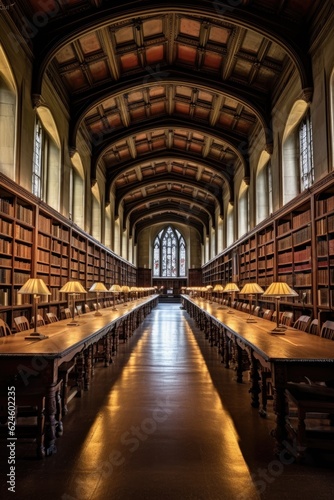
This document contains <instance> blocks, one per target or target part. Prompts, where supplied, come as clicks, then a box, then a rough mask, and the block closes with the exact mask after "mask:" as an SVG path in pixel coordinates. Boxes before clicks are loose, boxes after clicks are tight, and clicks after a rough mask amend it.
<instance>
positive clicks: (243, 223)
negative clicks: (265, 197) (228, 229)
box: [238, 181, 249, 238]
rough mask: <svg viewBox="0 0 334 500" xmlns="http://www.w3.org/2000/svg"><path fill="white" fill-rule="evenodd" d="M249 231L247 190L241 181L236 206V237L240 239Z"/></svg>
mask: <svg viewBox="0 0 334 500" xmlns="http://www.w3.org/2000/svg"><path fill="white" fill-rule="evenodd" d="M247 231H249V189H248V186H247V184H246V183H245V182H244V181H242V184H241V187H240V191H239V206H238V237H239V238H240V237H241V236H243V235H244V234H246V233H247Z"/></svg>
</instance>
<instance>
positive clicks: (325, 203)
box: [317, 195, 334, 215]
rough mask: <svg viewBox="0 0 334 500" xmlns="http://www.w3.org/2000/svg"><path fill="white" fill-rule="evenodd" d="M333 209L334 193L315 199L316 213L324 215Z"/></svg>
mask: <svg viewBox="0 0 334 500" xmlns="http://www.w3.org/2000/svg"><path fill="white" fill-rule="evenodd" d="M333 210H334V195H332V196H330V197H328V198H325V199H323V200H318V201H317V211H318V215H324V214H327V213H329V212H332V211H333Z"/></svg>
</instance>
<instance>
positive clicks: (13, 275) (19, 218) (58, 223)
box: [0, 174, 137, 328]
mask: <svg viewBox="0 0 334 500" xmlns="http://www.w3.org/2000/svg"><path fill="white" fill-rule="evenodd" d="M30 277H36V278H41V279H43V281H44V282H45V283H46V285H47V286H48V288H49V290H50V292H51V295H50V296H49V297H46V300H45V298H44V297H41V302H39V304H38V313H39V314H41V315H42V316H43V317H45V313H46V312H48V311H50V312H54V313H55V314H56V315H57V316H59V317H60V310H61V308H62V307H64V306H66V305H67V300H68V297H67V296H66V295H65V294H60V293H59V289H60V288H61V287H62V286H63V285H64V284H65V283H66V282H67V281H68V280H70V279H75V280H78V281H80V282H81V284H82V285H83V286H84V288H85V289H86V290H87V291H88V290H89V288H90V287H91V286H92V284H93V283H94V282H96V281H102V282H103V283H104V284H105V285H106V287H107V288H108V289H109V288H110V286H111V285H113V284H114V283H118V284H121V285H128V286H135V285H136V283H137V270H136V268H135V266H133V265H132V264H130V263H129V262H127V261H126V260H124V259H122V258H121V257H119V256H117V255H116V254H114V253H113V252H112V251H111V250H110V249H108V248H107V247H105V246H104V245H102V244H100V243H99V242H97V241H96V240H94V239H93V238H92V237H91V236H90V235H88V234H87V233H85V232H84V231H83V230H81V229H80V228H78V227H77V226H75V225H74V224H73V223H71V221H69V220H68V219H66V218H65V217H63V216H62V215H61V214H59V213H58V212H56V211H55V210H53V209H52V208H50V207H48V206H47V205H46V204H44V203H43V202H41V201H40V200H39V199H38V198H36V197H35V196H33V195H32V194H31V193H29V192H28V191H26V190H25V189H23V188H21V187H20V186H18V185H17V184H15V183H14V182H13V181H11V180H10V179H8V178H7V177H5V176H3V175H2V174H0V317H1V318H2V319H3V320H4V321H6V322H7V323H8V324H9V326H10V327H11V328H13V319H14V317H16V316H21V315H24V316H27V317H28V319H29V320H30V319H31V316H32V298H31V297H30V296H25V295H21V294H18V293H17V292H18V290H19V289H20V288H21V286H22V285H23V284H24V283H25V282H26V281H27V280H28V279H29V278H30ZM112 298H113V297H112V294H111V293H110V294H108V293H106V294H104V296H103V295H102V294H101V295H100V299H99V300H101V301H103V300H112ZM80 302H81V303H84V302H88V303H90V302H91V303H93V302H96V294H95V293H87V294H82V296H80V297H78V298H77V299H76V304H80Z"/></svg>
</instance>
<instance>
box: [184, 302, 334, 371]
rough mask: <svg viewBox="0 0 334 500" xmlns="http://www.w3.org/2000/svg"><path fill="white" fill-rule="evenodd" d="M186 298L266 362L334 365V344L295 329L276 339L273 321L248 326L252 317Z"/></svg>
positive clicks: (215, 304) (262, 321)
mask: <svg viewBox="0 0 334 500" xmlns="http://www.w3.org/2000/svg"><path fill="white" fill-rule="evenodd" d="M182 297H183V298H184V299H186V300H189V301H190V302H193V303H194V304H196V305H197V306H198V307H200V308H201V309H202V310H204V311H206V312H207V313H208V314H209V315H210V316H211V317H212V319H214V320H218V321H219V322H220V323H222V324H223V325H224V326H225V327H226V328H227V329H228V330H229V331H230V332H231V333H233V335H234V336H235V337H237V338H239V339H240V341H243V342H245V343H246V344H247V345H249V346H250V347H252V349H253V350H254V351H255V352H257V353H258V354H260V355H261V357H263V359H265V360H266V361H269V362H270V361H280V360H281V361H284V362H293V361H305V362H307V361H310V362H314V361H326V362H333V366H334V341H333V340H328V339H324V338H321V337H319V336H318V335H311V334H309V333H306V332H303V331H301V330H296V329H295V328H291V327H290V328H287V330H285V332H284V333H285V334H284V335H277V334H276V335H273V334H271V333H270V331H271V330H272V329H273V328H274V327H275V323H274V322H273V321H269V320H266V319H263V318H258V317H253V318H254V319H256V323H247V321H246V320H247V318H248V317H249V313H245V312H242V311H239V310H235V309H233V311H234V314H231V313H229V312H228V311H229V309H218V307H219V304H217V303H215V302H206V301H205V300H204V299H199V298H192V297H189V296H188V295H182Z"/></svg>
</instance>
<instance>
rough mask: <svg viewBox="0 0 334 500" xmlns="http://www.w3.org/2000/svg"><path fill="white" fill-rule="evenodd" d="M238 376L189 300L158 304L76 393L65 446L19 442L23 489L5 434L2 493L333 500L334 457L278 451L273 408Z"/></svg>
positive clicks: (123, 499)
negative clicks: (54, 449) (264, 410)
mask: <svg viewBox="0 0 334 500" xmlns="http://www.w3.org/2000/svg"><path fill="white" fill-rule="evenodd" d="M234 379H235V373H234V372H233V370H227V369H225V368H224V367H223V366H222V364H221V362H220V358H219V355H218V353H217V351H216V349H215V348H214V347H210V346H209V344H208V342H207V341H206V340H205V339H204V337H203V333H202V332H200V331H199V330H198V329H197V328H196V326H195V325H194V323H193V321H192V320H191V319H190V318H189V316H188V315H187V313H186V312H185V311H184V310H182V309H180V304H160V305H159V306H158V307H157V308H156V309H154V310H153V311H152V312H151V314H150V315H149V316H148V317H147V318H146V320H145V322H144V323H143V325H142V326H141V327H140V328H138V329H137V331H136V332H135V334H134V336H133V337H132V338H131V339H130V340H129V341H128V342H127V343H126V344H121V345H120V350H119V353H118V355H117V357H116V358H114V363H113V364H112V365H111V366H109V367H107V368H104V367H103V365H102V364H101V365H98V366H97V367H96V371H95V376H94V379H93V382H92V385H91V388H90V390H89V391H88V392H86V393H85V394H84V396H83V397H82V398H80V399H73V400H72V401H71V403H70V412H69V414H68V415H66V417H64V435H63V436H62V437H61V438H59V439H58V442H57V445H58V453H57V454H55V455H53V456H51V457H47V458H46V459H45V460H42V461H41V460H37V459H35V457H34V453H33V448H32V445H29V444H25V445H18V446H17V450H16V455H17V463H16V493H15V494H12V493H9V492H8V491H7V487H6V484H5V483H6V477H5V474H6V473H7V468H8V465H7V464H6V462H5V459H6V449H5V443H3V442H1V455H0V456H1V459H2V465H1V468H0V474H1V490H0V495H1V498H2V499H4V498H5V499H7V498H18V499H20V500H26V499H27V500H42V499H50V500H55V499H61V500H88V499H89V500H107V499H113V500H132V499H133V500H144V499H147V500H151V499H152V500H155V499H156V500H159V499H162V500H165V499H171V500H172V499H176V500H218V499H222V500H225V499H226V500H242V499H245V500H253V499H257V498H263V499H266V500H267V499H268V500H269V499H270V500H276V499H277V500H278V499H280V500H281V499H293V500H298V499H303V500H308V499H313V498H316V499H317V500H326V499H332V498H333V491H334V474H333V466H332V461H331V460H328V457H327V461H326V463H324V462H323V461H321V462H317V461H315V459H314V457H310V458H309V460H307V461H306V463H305V464H297V463H295V462H294V461H292V462H291V460H288V459H287V458H286V457H285V455H282V460H278V459H277V458H275V457H274V456H273V453H272V450H273V442H272V440H271V437H270V430H271V429H272V428H273V427H274V415H273V412H272V410H271V409H269V410H270V411H269V414H268V418H267V419H265V420H264V419H261V418H260V417H259V416H258V413H257V411H256V410H254V409H252V408H251V406H250V397H249V394H248V389H249V384H248V382H247V380H246V381H245V382H244V383H243V384H237V383H236V382H235V380H234ZM322 458H323V457H322ZM318 460H319V457H318Z"/></svg>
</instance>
